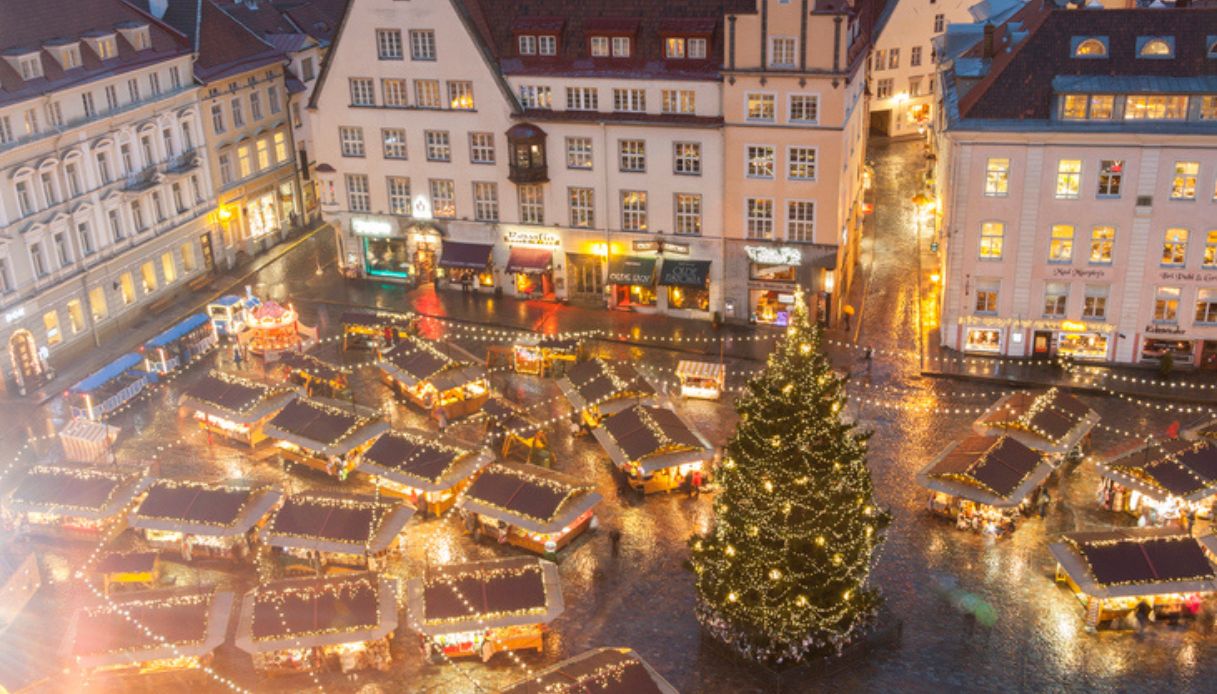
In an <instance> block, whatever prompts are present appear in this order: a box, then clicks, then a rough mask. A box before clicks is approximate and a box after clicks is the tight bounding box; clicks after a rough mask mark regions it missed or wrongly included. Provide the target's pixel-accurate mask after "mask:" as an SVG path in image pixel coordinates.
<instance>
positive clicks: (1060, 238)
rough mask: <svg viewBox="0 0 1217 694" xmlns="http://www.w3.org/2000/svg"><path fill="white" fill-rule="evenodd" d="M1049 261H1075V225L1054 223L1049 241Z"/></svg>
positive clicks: (1066, 262) (1062, 262)
mask: <svg viewBox="0 0 1217 694" xmlns="http://www.w3.org/2000/svg"><path fill="white" fill-rule="evenodd" d="M1048 262H1050V263H1060V264H1066V265H1067V264H1069V263H1072V262H1073V227H1072V226H1069V225H1068V224H1054V225H1053V226H1052V232H1051V238H1050V240H1049V242H1048Z"/></svg>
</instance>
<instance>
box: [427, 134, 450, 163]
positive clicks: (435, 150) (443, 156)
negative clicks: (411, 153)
mask: <svg viewBox="0 0 1217 694" xmlns="http://www.w3.org/2000/svg"><path fill="white" fill-rule="evenodd" d="M424 140H425V141H426V143H427V161H451V160H452V146H451V144H450V143H449V141H448V131H447V130H427V131H426V132H425V133H424Z"/></svg>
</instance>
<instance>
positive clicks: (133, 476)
mask: <svg viewBox="0 0 1217 694" xmlns="http://www.w3.org/2000/svg"><path fill="white" fill-rule="evenodd" d="M151 483H152V480H151V479H150V478H149V477H148V476H147V469H146V468H144V467H139V468H134V469H132V468H125V469H116V468H112V467H111V468H105V469H101V468H93V467H69V466H51V465H35V466H34V467H32V468H30V469H29V470H28V471H27V472H26V475H25V477H24V478H23V479H22V480H21V481H20V482H18V483H17V486H16V488H15V489H13V491H12V493H11V494H10V495H9V498H8V503H6V504H5V505H4V512H5V515H6V516H7V517H8V519H9V521H10V522H11V523H13V524H14V525H15V526H16V527H17V531H18V533H19V534H26V533H29V534H37V535H46V536H51V537H59V538H63V539H80V540H89V541H97V540H98V539H100V538H102V537H104V536H105V533H106V531H107V530H108V529H110V528H111V526H112V525H113V524H115V523H119V524H121V523H123V522H124V521H125V519H126V514H125V513H123V512H124V510H126V509H127V508H128V507H130V506H131V505H132V504H133V503H134V502H135V501H136V499H137V498H138V497H139V496H140V495H141V494H143V492H144V490H145V489H147V488H148V485H149V484H151Z"/></svg>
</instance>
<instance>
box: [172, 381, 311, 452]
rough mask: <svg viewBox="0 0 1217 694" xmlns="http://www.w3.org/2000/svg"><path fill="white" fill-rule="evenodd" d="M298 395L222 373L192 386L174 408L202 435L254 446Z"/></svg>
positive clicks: (290, 389)
mask: <svg viewBox="0 0 1217 694" xmlns="http://www.w3.org/2000/svg"><path fill="white" fill-rule="evenodd" d="M299 395H300V393H299V392H298V391H297V390H295V389H294V388H288V387H285V386H272V385H267V384H265V383H259V382H257V381H251V380H250V379H248V378H242V377H240V376H235V375H233V374H229V373H224V372H222V371H212V372H210V373H208V374H207V375H206V376H204V377H202V378H200V379H199V380H197V381H195V382H194V383H192V384H191V385H190V386H188V387H187V388H186V390H185V391H184V392H183V393H182V397H181V399H180V400H179V401H178V404H179V405H180V406H181V408H182V410H183V411H185V412H188V413H190V416H192V417H194V418H195V420H197V421H198V423H199V428H201V429H203V430H204V431H207V432H211V433H215V434H219V435H220V436H223V437H225V438H229V439H232V440H234V441H240V442H241V443H244V444H248V445H250V446H255V445H257V444H258V443H261V442H262V441H264V440H266V433H265V432H264V431H263V427H264V426H265V425H266V423H267V422H269V421H270V420H271V419H272V418H273V417H274V416H275V415H277V414H279V412H280V411H282V410H283V408H284V407H287V405H288V403H290V402H291V401H292V400H295V399H296V398H297V397H298V396H299Z"/></svg>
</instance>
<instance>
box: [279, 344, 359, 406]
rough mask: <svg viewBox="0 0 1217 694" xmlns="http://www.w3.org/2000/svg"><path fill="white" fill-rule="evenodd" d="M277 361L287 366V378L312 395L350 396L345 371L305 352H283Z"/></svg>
mask: <svg viewBox="0 0 1217 694" xmlns="http://www.w3.org/2000/svg"><path fill="white" fill-rule="evenodd" d="M279 363H280V364H283V365H284V366H286V367H287V373H288V380H289V381H291V382H292V383H293V384H295V385H297V386H299V387H300V388H301V389H302V390H304V394H305V395H307V396H309V397H310V398H312V397H320V398H329V399H331V400H345V399H348V398H349V396H350V392H351V391H350V384H349V383H348V380H347V371H346V369H343V368H342V367H340V366H338V365H336V364H331V363H330V362H328V361H325V360H324V359H321V358H319V357H316V356H313V355H312V354H309V353H307V352H284V353H283V354H280V355H279Z"/></svg>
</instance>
